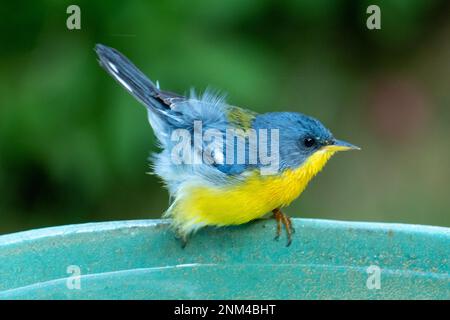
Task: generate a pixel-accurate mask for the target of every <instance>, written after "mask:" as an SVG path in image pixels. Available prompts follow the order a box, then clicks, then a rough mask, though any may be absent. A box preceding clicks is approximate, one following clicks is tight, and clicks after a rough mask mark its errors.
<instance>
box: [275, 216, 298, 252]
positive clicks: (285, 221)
mask: <svg viewBox="0 0 450 320" xmlns="http://www.w3.org/2000/svg"><path fill="white" fill-rule="evenodd" d="M272 212H273V217H274V219H275V220H276V221H277V234H276V236H275V240H278V239H279V238H280V235H281V224H282V223H283V225H284V228H285V229H286V234H287V238H288V242H287V245H286V246H287V247H288V246H290V245H291V243H292V233H293V230H294V229H293V228H292V221H291V218H289V217H288V216H287V215H285V214H284V213H283V212H281V210H280V209H278V208H277V209H274V210H272Z"/></svg>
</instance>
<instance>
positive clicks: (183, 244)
mask: <svg viewBox="0 0 450 320" xmlns="http://www.w3.org/2000/svg"><path fill="white" fill-rule="evenodd" d="M175 239H177V240H178V241H180V243H181V249H184V248H186V245H187V243H188V239H187V236H184V235H181V234H179V233H177V234H176V235H175Z"/></svg>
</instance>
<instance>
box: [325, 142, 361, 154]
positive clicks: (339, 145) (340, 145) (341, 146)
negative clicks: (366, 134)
mask: <svg viewBox="0 0 450 320" xmlns="http://www.w3.org/2000/svg"><path fill="white" fill-rule="evenodd" d="M323 148H324V149H325V150H327V151H332V152H336V151H348V150H361V148H360V147H357V146H355V145H353V144H351V143H348V142H345V141H342V140H333V141H331V143H330V144H329V145H326V146H324V147H323Z"/></svg>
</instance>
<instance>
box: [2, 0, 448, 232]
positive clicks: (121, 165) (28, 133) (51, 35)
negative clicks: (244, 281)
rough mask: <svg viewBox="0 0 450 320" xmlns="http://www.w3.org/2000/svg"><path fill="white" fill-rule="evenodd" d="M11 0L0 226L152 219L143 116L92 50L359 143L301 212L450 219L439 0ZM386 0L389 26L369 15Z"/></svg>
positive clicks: (179, 85) (156, 200)
mask: <svg viewBox="0 0 450 320" xmlns="http://www.w3.org/2000/svg"><path fill="white" fill-rule="evenodd" d="M70 4H74V3H73V2H72V1H54V0H47V1H44V0H36V1H27V2H26V3H23V1H22V2H18V1H15V2H14V1H13V2H11V1H10V2H4V3H2V6H1V7H2V8H1V11H0V17H1V19H0V35H1V38H0V40H1V46H0V58H1V59H0V219H1V220H0V221H1V224H0V233H5V232H13V231H19V230H24V229H29V228H36V227H41V226H51V225H58V224H68V223H80V222H90V221H101V220H116V219H137V218H156V217H159V216H160V215H161V213H162V212H163V211H164V210H165V208H166V206H167V203H168V197H167V194H166V191H165V190H164V189H163V188H162V184H161V183H160V181H159V180H158V179H157V177H155V176H153V175H146V174H145V173H146V172H149V171H150V168H149V166H148V162H147V157H148V155H149V153H150V152H155V151H157V147H156V145H155V139H154V136H153V133H152V130H151V128H150V127H149V126H148V124H147V119H146V114H145V110H144V108H142V107H141V106H140V105H139V104H138V103H137V102H136V101H135V100H134V99H133V98H132V97H130V96H129V95H128V94H127V93H126V92H125V90H122V89H121V88H120V87H119V86H118V85H117V84H116V83H115V82H114V81H113V80H112V79H111V78H110V77H109V76H108V75H107V74H106V73H105V72H104V71H103V70H102V69H101V68H100V67H99V66H98V64H97V61H96V57H95V54H94V51H93V47H94V45H95V43H104V44H106V45H109V46H112V47H115V48H117V49H119V50H120V51H122V52H123V53H125V54H126V55H128V56H129V57H130V58H131V59H132V60H133V61H134V62H135V63H136V64H137V65H138V66H139V67H140V68H142V70H144V71H145V72H146V73H147V74H148V75H149V76H150V77H151V78H152V79H153V80H159V81H160V83H161V85H162V87H163V88H164V89H168V90H171V91H175V92H180V93H185V92H187V91H188V90H189V88H190V87H192V86H193V87H195V88H197V89H200V90H203V89H204V88H205V87H207V86H212V87H213V88H217V89H220V90H223V91H225V92H227V93H228V97H229V102H230V103H233V104H235V105H240V106H244V107H248V108H251V109H253V110H255V111H258V112H265V111H269V110H271V111H281V110H291V111H300V112H304V113H307V114H310V115H313V116H316V117H318V118H319V119H321V120H322V121H323V122H324V123H325V124H326V125H327V126H328V127H330V128H331V129H332V130H333V131H334V133H335V135H336V136H338V137H340V138H342V139H346V140H349V141H351V142H353V143H355V144H357V145H360V146H362V147H363V151H361V152H359V153H348V154H342V155H341V154H339V155H337V156H336V157H335V158H334V159H333V160H332V161H331V162H330V163H329V164H328V165H327V167H326V168H325V170H324V172H323V173H321V174H320V175H319V176H318V177H317V178H316V179H314V180H313V182H312V183H311V185H310V187H309V188H308V189H307V190H306V191H305V192H304V194H303V196H302V197H301V199H300V200H298V201H296V202H295V203H294V204H293V205H292V206H291V207H290V208H289V209H288V210H287V212H288V213H289V214H291V215H293V216H301V217H314V218H330V219H345V220H367V221H386V222H404V223H421V224H435V225H443V226H450V216H449V212H448V210H449V202H450V200H449V197H448V193H447V192H448V191H447V183H448V181H449V178H450V169H449V165H448V158H449V156H450V152H449V151H450V150H449V147H448V142H447V141H446V140H447V137H448V136H449V134H450V129H449V126H448V121H449V120H450V114H449V111H448V110H449V108H448V105H449V104H450V94H449V92H450V90H449V83H450V59H449V57H450V42H449V39H450V10H449V9H450V6H449V3H448V2H447V1H444V0H442V1H438V0H428V1H425V0H391V1H368V0H364V1H353V2H350V1H336V0H305V1H299V0H287V1H273V0H249V1H238V0H229V1H213V0H193V1H183V0H170V1H144V0H142V1H137V0H130V1H86V0H85V1H78V2H77V3H76V4H78V5H79V6H80V8H81V21H82V22H81V23H82V29H81V30H68V29H67V28H66V19H67V17H68V15H67V14H66V8H67V6H69V5H70ZM370 4H378V5H379V6H380V8H381V14H382V22H381V23H382V29H381V30H374V31H370V30H368V29H367V28H366V19H367V16H368V15H367V14H366V8H367V6H368V5H370Z"/></svg>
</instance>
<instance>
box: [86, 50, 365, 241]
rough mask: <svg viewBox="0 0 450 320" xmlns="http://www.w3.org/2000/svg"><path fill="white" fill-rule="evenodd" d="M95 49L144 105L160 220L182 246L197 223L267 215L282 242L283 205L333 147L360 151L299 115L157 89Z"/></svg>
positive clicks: (208, 94) (118, 57)
mask: <svg viewBox="0 0 450 320" xmlns="http://www.w3.org/2000/svg"><path fill="white" fill-rule="evenodd" d="M94 50H95V52H96V54H97V56H98V61H99V64H100V66H101V67H102V68H104V69H105V70H106V72H107V73H109V74H110V75H111V76H112V77H113V78H114V79H115V80H116V81H117V82H118V83H119V84H120V85H121V86H122V87H124V88H125V89H126V90H127V91H128V92H129V93H130V94H131V95H132V96H133V97H134V98H136V99H137V100H138V101H139V102H140V103H141V104H143V105H144V106H145V108H146V110H147V115H148V121H149V123H150V126H151V127H152V128H153V131H154V133H155V136H156V138H157V140H158V144H159V147H160V149H161V152H159V153H154V154H152V155H151V157H150V160H151V162H152V169H153V172H154V173H155V174H156V175H157V176H159V177H160V178H161V179H162V181H163V183H164V185H165V187H166V188H167V189H168V192H169V196H170V203H169V207H168V209H167V210H166V211H165V212H164V213H163V217H166V218H171V221H172V222H171V225H172V227H173V229H174V231H175V233H176V235H177V237H178V238H179V239H181V241H182V246H183V248H184V246H185V245H186V243H187V240H188V238H190V236H191V235H192V234H194V233H195V232H196V231H198V230H199V229H201V228H203V227H206V226H214V227H224V226H230V225H241V224H245V223H248V222H250V221H252V220H256V219H260V218H263V217H264V216H266V215H268V214H270V213H272V217H273V218H274V219H275V221H276V235H275V239H277V240H278V239H279V238H280V235H281V234H282V226H283V227H284V230H285V233H286V239H287V242H286V245H287V246H289V245H290V244H291V243H292V235H293V233H294V231H295V230H294V228H293V225H292V221H291V218H290V217H289V216H288V215H287V214H285V213H284V212H283V211H282V210H284V208H285V207H287V206H288V205H289V204H291V203H292V202H293V201H294V200H295V199H297V198H298V197H299V196H300V194H301V193H302V192H303V191H304V190H305V188H306V186H307V185H308V183H309V182H310V180H311V179H312V178H313V177H314V176H315V175H316V174H317V173H318V172H319V171H321V170H322V168H323V167H324V166H325V164H326V163H327V161H328V160H329V159H330V158H331V157H332V156H333V155H334V154H335V153H336V152H339V151H347V150H359V149H360V148H359V147H357V146H355V145H353V144H350V143H348V142H345V141H343V140H338V139H335V138H334V136H333V134H332V133H331V131H330V130H329V129H327V128H326V127H325V126H324V125H323V124H322V123H321V122H320V121H319V120H317V119H316V118H314V117H311V116H308V115H305V114H302V113H298V112H268V113H257V112H254V111H250V110H248V109H245V108H241V107H237V106H233V105H230V104H228V103H227V102H226V96H225V95H224V94H221V93H219V92H217V91H214V90H211V89H206V90H205V91H204V92H203V93H197V92H196V91H195V90H193V89H191V90H190V92H189V94H184V95H180V94H176V93H172V92H169V91H164V90H162V89H160V84H159V82H153V81H151V80H150V79H149V78H148V77H147V76H146V75H145V74H144V73H143V72H142V71H140V70H139V69H138V68H137V67H136V66H135V65H134V64H133V63H132V62H131V61H130V60H129V59H128V58H127V57H125V56H124V55H123V54H122V53H120V52H119V51H118V50H116V49H114V48H111V47H108V46H106V45H102V44H97V45H96V46H95V49H94ZM208 132H209V133H210V134H209V136H208V137H206V139H205V136H206V133H208ZM230 132H231V133H230ZM192 137H194V138H192ZM230 137H231V138H230ZM213 138H215V139H213ZM183 139H184V141H183V143H181V142H180V141H181V140H183ZM236 141H240V142H241V145H239V144H238V143H236ZM208 142H209V143H208ZM243 142H244V145H242V143H243ZM250 142H252V143H250ZM261 150H263V151H265V152H263V151H261ZM269 150H270V152H269ZM225 160H226V161H225Z"/></svg>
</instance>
